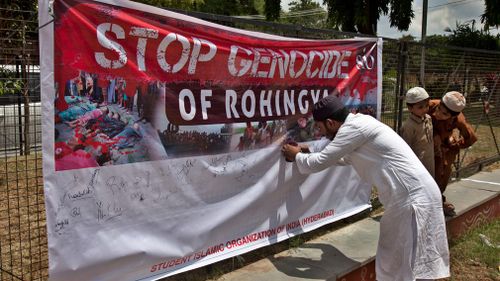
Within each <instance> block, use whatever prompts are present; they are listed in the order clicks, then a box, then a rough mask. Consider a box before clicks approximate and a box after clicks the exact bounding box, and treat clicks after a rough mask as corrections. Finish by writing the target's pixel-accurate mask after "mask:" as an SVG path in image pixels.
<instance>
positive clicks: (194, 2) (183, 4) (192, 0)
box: [134, 0, 203, 11]
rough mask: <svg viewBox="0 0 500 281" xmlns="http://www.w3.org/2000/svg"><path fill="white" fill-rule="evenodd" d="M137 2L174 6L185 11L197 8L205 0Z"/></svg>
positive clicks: (141, 0)
mask: <svg viewBox="0 0 500 281" xmlns="http://www.w3.org/2000/svg"><path fill="white" fill-rule="evenodd" d="M134 1H135V2H139V3H143V4H147V5H151V6H155V7H162V8H174V9H180V10H185V11H192V10H196V9H197V7H198V6H199V5H200V4H201V3H203V0H134Z"/></svg>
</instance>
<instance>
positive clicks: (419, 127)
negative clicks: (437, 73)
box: [400, 87, 434, 177]
mask: <svg viewBox="0 0 500 281" xmlns="http://www.w3.org/2000/svg"><path fill="white" fill-rule="evenodd" d="M406 105H407V106H408V111H409V112H410V116H409V117H408V119H407V120H406V121H405V122H404V123H403V126H402V127H401V131H400V134H401V137H402V138H403V139H404V140H405V141H406V143H408V145H409V146H410V147H411V149H412V150H413V152H415V155H417V157H418V159H420V161H421V162H422V164H424V167H425V168H426V169H427V171H429V173H430V174H431V175H432V177H434V140H433V136H432V118H431V116H430V115H428V114H427V112H428V111H429V94H428V93H427V91H426V90H425V89H424V88H421V87H414V88H411V89H409V90H408V92H406Z"/></svg>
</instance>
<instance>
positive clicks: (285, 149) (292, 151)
mask: <svg viewBox="0 0 500 281" xmlns="http://www.w3.org/2000/svg"><path fill="white" fill-rule="evenodd" d="M300 151H301V147H299V146H298V145H292V144H284V145H283V146H282V147H281V152H282V153H283V156H285V160H286V161H288V162H293V161H295V156H296V155H297V153H299V152H300Z"/></svg>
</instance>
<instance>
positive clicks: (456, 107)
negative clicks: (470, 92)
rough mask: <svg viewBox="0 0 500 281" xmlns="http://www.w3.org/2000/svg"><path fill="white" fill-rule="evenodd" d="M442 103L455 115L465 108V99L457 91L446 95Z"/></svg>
mask: <svg viewBox="0 0 500 281" xmlns="http://www.w3.org/2000/svg"><path fill="white" fill-rule="evenodd" d="M442 101H443V103H444V105H445V106H446V107H447V108H448V109H449V110H451V111H453V112H455V113H460V112H462V110H464V108H465V97H464V96H463V95H462V94H461V93H459V92H456V91H452V92H448V93H446V94H444V96H443V99H442Z"/></svg>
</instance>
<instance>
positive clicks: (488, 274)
mask: <svg viewBox="0 0 500 281" xmlns="http://www.w3.org/2000/svg"><path fill="white" fill-rule="evenodd" d="M487 244H490V245H487ZM450 262H451V277H450V278H445V279H440V280H439V281H452V280H453V281H472V280H474V281H487V280H488V281H489V280H491V281H497V280H500V219H498V218H497V219H496V220H495V221H493V222H491V223H489V224H486V225H482V226H480V227H478V228H475V229H473V230H471V231H469V232H468V233H467V234H465V235H463V236H461V237H460V238H458V239H455V240H452V241H450Z"/></svg>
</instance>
